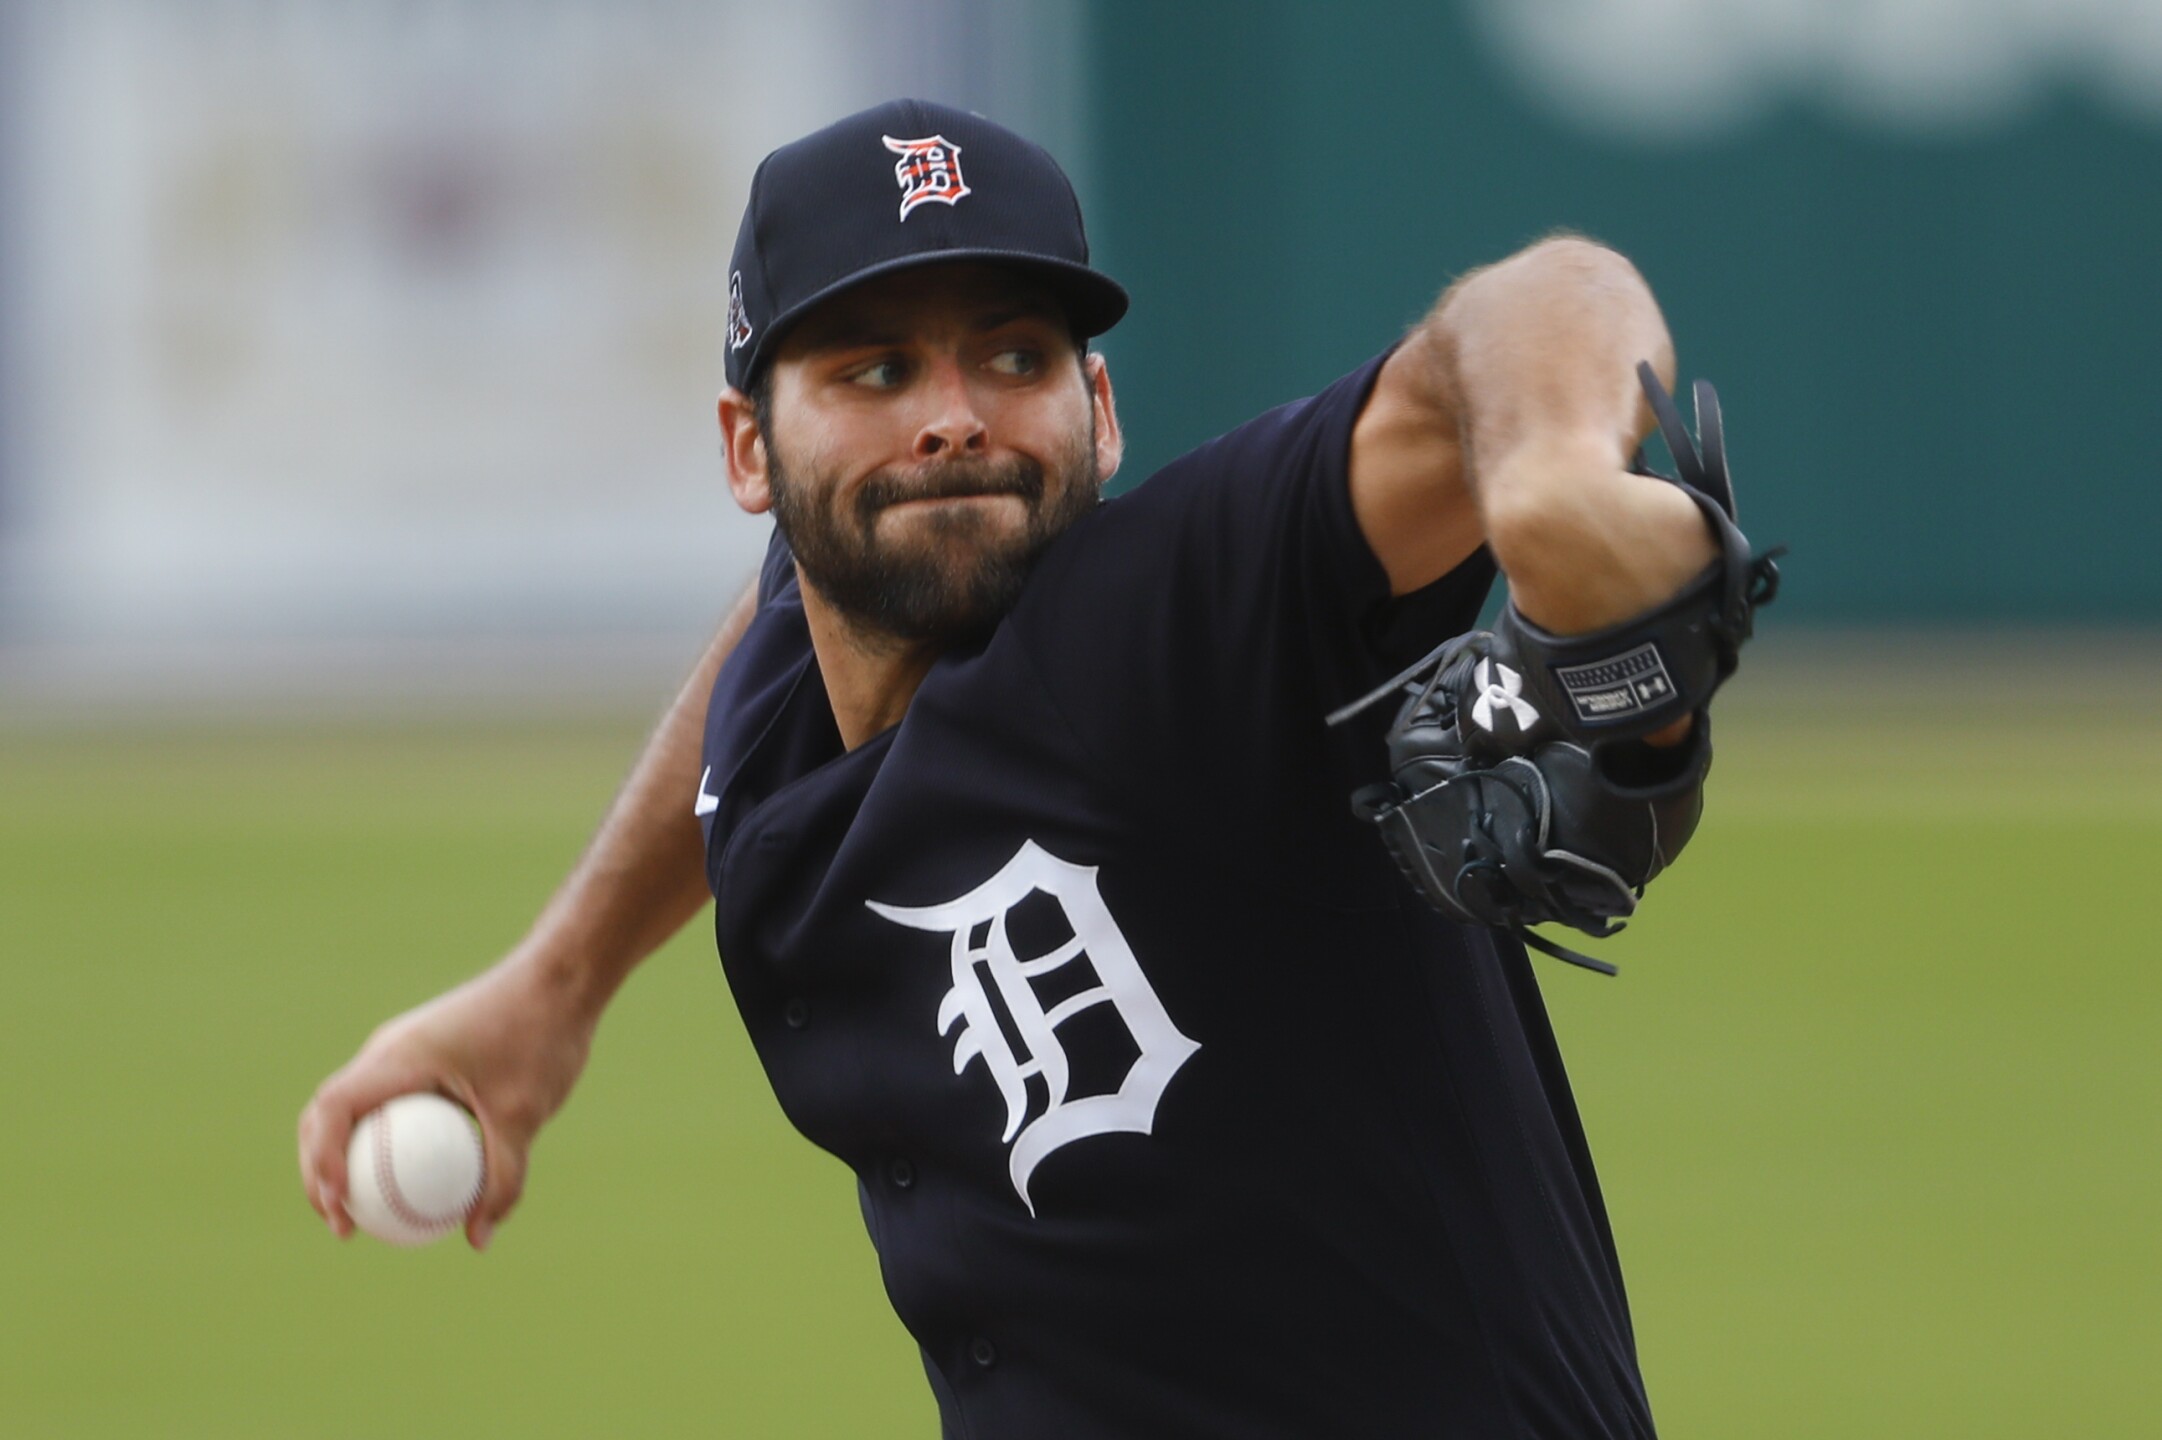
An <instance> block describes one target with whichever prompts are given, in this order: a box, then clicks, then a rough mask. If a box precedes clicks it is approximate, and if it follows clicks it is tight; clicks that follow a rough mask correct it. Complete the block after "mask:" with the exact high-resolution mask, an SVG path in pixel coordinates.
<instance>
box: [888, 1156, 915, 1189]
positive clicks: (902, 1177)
mask: <svg viewBox="0 0 2162 1440" xmlns="http://www.w3.org/2000/svg"><path fill="white" fill-rule="evenodd" d="M886 1178H888V1179H889V1180H891V1181H893V1188H894V1189H896V1190H906V1189H907V1188H908V1187H909V1186H911V1185H913V1184H915V1183H916V1167H915V1166H913V1165H911V1164H909V1163H908V1162H907V1161H906V1160H896V1161H894V1162H893V1163H892V1164H891V1165H888V1166H887V1167H886Z"/></svg>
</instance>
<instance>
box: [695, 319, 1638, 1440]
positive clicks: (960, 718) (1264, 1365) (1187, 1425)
mask: <svg viewBox="0 0 2162 1440" xmlns="http://www.w3.org/2000/svg"><path fill="white" fill-rule="evenodd" d="M1378 369H1379V362H1378V361H1377V362H1375V363H1374V364H1370V365H1368V366H1365V367H1363V368H1361V369H1360V370H1359V371H1357V372H1356V373H1354V374H1352V375H1350V376H1347V377H1346V378H1345V379H1344V380H1342V381H1340V382H1338V383H1337V384H1336V385H1334V386H1332V387H1331V388H1330V389H1328V390H1327V391H1325V392H1324V393H1322V394H1321V395H1319V396H1317V397H1315V398H1313V399H1310V400H1306V401H1301V402H1299V403H1297V404H1293V405H1289V406H1286V407H1284V408H1282V409H1279V410H1276V411H1273V412H1271V413H1269V414H1267V415H1264V416H1262V417H1260V418H1259V419H1257V420H1255V421H1253V422H1252V423H1250V424H1248V425H1246V426H1243V427H1241V428H1240V429H1238V430H1236V431H1233V432H1232V433H1230V434H1228V435H1225V436H1223V437H1221V438H1219V439H1217V440H1215V441H1212V442H1210V443H1209V444H1207V445H1204V446H1202V447H1201V448H1200V449H1198V450H1196V451H1194V452H1193V453H1192V454H1190V455H1187V456H1186V457H1184V458H1183V459H1180V460H1178V461H1176V462H1174V463H1173V464H1171V465H1170V466H1168V467H1166V468H1165V469H1164V470H1163V471H1161V472H1159V473H1158V474H1157V475H1156V476H1154V477H1153V478H1151V479H1150V480H1149V481H1148V482H1147V483H1146V484H1144V485H1142V486H1140V487H1138V488H1137V489H1136V490H1135V491H1133V492H1132V493H1130V494H1128V495H1125V496H1123V497H1120V498H1118V499H1115V500H1112V501H1109V502H1107V503H1106V504H1104V505H1103V506H1101V507H1100V508H1099V509H1098V510H1097V511H1096V512H1095V513H1093V514H1092V515H1090V516H1089V517H1087V518H1086V519H1083V520H1081V521H1080V522H1079V523H1077V524H1075V525H1074V526H1073V527H1072V529H1071V530H1069V531H1068V532H1067V533H1066V534H1064V535H1063V536H1061V537H1060V538H1059V539H1058V540H1057V541H1056V542H1055V543H1054V544H1053V545H1052V547H1051V548H1050V549H1049V551H1047V552H1046V554H1045V555H1044V557H1043V558H1042V560H1041V561H1040V562H1039V563H1038V565H1037V566H1036V568H1035V570H1034V571H1033V572H1032V573H1031V575H1030V577H1029V580H1028V583H1027V585H1026V587H1025V588H1024V590H1023V593H1022V596H1021V599H1020V602H1019V604H1018V605H1017V606H1016V608H1015V609H1014V611H1013V612H1012V614H1011V615H1009V616H1008V617H1007V618H1006V619H1005V620H1004V621H1003V622H1002V623H1001V624H1000V625H999V626H998V628H997V629H996V630H995V631H994V632H993V633H992V635H991V636H990V637H989V639H988V640H986V641H984V642H983V643H981V644H980V645H975V646H972V647H969V648H966V649H963V650H958V651H955V652H953V653H950V654H948V655H946V656H945V657H943V658H942V659H940V660H939V661H938V663H937V664H936V665H934V666H933V668H932V670H931V672H930V674H929V676H928V677H927V678H926V679H925V681H924V682H923V685H922V688H921V689H920V690H918V691H917V693H916V695H915V698H914V699H913V701H912V702H911V704H910V705H909V708H908V712H907V715H906V718H904V719H903V720H902V721H901V723H900V724H899V725H897V726H895V727H894V728H892V729H890V730H888V731H886V732H884V733H883V734H880V735H878V736H876V737H874V738H873V739H871V740H869V741H867V742H866V743H864V744H863V745H861V746H859V747H858V748H857V749H855V750H853V751H847V752H844V751H843V749H842V746H841V743H840V737H839V733H838V731H837V729H836V727H835V723H834V719H833V714H832V710H831V708H830V706H829V703H828V701H827V698H826V693H825V689H824V686H823V684H822V682H821V679H820V674H819V668H818V665H817V663H816V660H815V658H814V657H813V655H812V652H811V647H810V641H809V637H808V632H807V630H806V627H805V622H804V616H803V610H802V605H801V600H800V595H799V593H798V591H797V588H796V582H795V578H794V571H793V565H792V562H791V560H790V558H789V556H788V553H787V551H786V549H785V547H783V546H781V545H780V544H779V543H778V542H777V543H776V545H775V547H774V549H773V551H772V552H771V554H770V556H769V560H768V564H767V569H766V573H765V575H764V577H763V580H762V583H761V587H760V600H761V606H760V609H759V613H758V616H757V618H756V620H755V621H754V622H753V624H752V626H751V628H750V630H749V632H748V633H747V634H746V635H745V637H744V640H743V643H742V645H741V647H740V648H739V649H738V651H737V652H736V653H735V655H734V656H733V657H731V659H730V660H729V661H728V663H727V665H726V666H725V667H724V668H723V669H722V672H721V674H720V677H719V679H718V680H717V682H716V684H715V686H714V692H713V700H712V706H711V713H710V715H709V717H708V721H707V738H706V761H707V766H708V768H707V771H706V775H705V778H704V780H703V781H702V783H701V790H702V793H703V794H704V795H706V796H707V797H717V803H716V801H715V799H714V798H707V799H705V800H703V801H702V802H701V808H702V809H707V810H708V811H709V813H708V814H707V815H706V816H705V821H706V824H707V826H708V830H707V834H708V848H707V853H708V873H709V878H710V879H711V881H712V884H713V891H714V894H715V896H716V899H717V902H718V904H717V910H716V914H715V930H716V934H717V937H718V939H719V943H720V951H721V957H722V961H723V964H724V966H725V968H726V971H727V974H728V979H729V983H730V985H731V986H732V987H733V989H734V991H735V995H736V1000H737V1003H738V1004H739V1006H740V1007H741V1009H742V1013H743V1018H744V1023H745V1025H746V1027H747V1028H748V1030H749V1033H750V1036H751V1039H752V1042H753V1043H754V1044H755V1045H756V1047H757V1049H758V1053H759V1056H760V1058H761V1060H762V1061H763V1062H764V1065H765V1068H766V1073H767V1074H768V1076H769V1077H770V1078H771V1080H772V1082H773V1088H774V1092H775V1093H776V1095H777V1096H778V1097H779V1099H780V1102H781V1105H782V1107H783V1109H784V1110H785V1111H786V1112H787V1114H788V1117H789V1119H790V1120H791V1121H792V1122H794V1124H795V1125H796V1126H797V1127H798V1128H799V1129H801V1130H802V1131H803V1133H804V1134H805V1135H806V1136H808V1137H809V1138H810V1139H811V1140H812V1141H814V1142H815V1143H817V1144H818V1145H820V1146H822V1147H824V1148H825V1149H827V1150H829V1151H831V1152H832V1153H833V1154H835V1155H837V1156H839V1157H840V1158H841V1159H842V1160H844V1161H846V1162H847V1163H848V1164H849V1165H850V1166H851V1167H853V1168H854V1170H855V1172H856V1175H857V1177H858V1180H859V1188H860V1191H861V1195H862V1200H863V1209H864V1215H865V1218H866V1221H867V1223H868V1225H869V1227H870V1231H871V1238H872V1240H873V1242H874V1244H875V1246H876V1248H877V1251H878V1256H879V1263H880V1266H881V1269H882V1270H883V1273H884V1278H885V1283H886V1289H887V1292H888V1294H889V1295H890V1296H891V1297H892V1300H893V1305H894V1308H895V1310H896V1311H897V1312H898V1313H899V1315H900V1317H901V1320H902V1321H903V1323H904V1324H906V1325H907V1327H908V1329H909V1331H910V1333H911V1334H913V1335H914V1336H915V1338H916V1339H917V1341H918V1342H919V1343H920V1345H921V1346H922V1350H923V1356H924V1362H925V1366H926V1369H927V1370H928V1372H929V1374H930V1378H931V1383H932V1386H933V1388H934V1389H935V1390H936V1391H937V1393H938V1399H939V1404H940V1408H941V1411H942V1414H943V1417H944V1426H945V1433H946V1434H947V1435H948V1436H953V1437H959V1436H967V1437H973V1440H1009V1437H1011V1440H1021V1437H1040V1436H1059V1437H1062V1440H1090V1437H1105V1440H1109V1437H1119V1440H1131V1437H1134V1436H1151V1437H1155V1436H1163V1437H1185V1436H1197V1437H1198V1436H1223V1437H1238V1440H1256V1437H1271V1436H1284V1437H1302V1440H1306V1437H1313V1436H1319V1435H1358V1436H1362V1437H1368V1440H1381V1437H1397V1436H1403V1437H1410V1436H1418V1437H1422V1440H1427V1437H1436V1436H1478V1437H1482V1440H1492V1437H1499V1436H1572V1437H1575V1436H1623V1435H1628V1436H1643V1435H1649V1434H1650V1433H1651V1422H1650V1418H1649V1414H1648V1411H1647V1409H1646V1405H1645V1400H1644V1395H1643V1388H1642V1382H1641V1380H1640V1378H1639V1376H1638V1371H1637V1365H1636V1359H1635V1351H1634V1344H1633V1341H1632V1338H1631V1335H1630V1328H1629V1319H1628V1312H1627V1307H1626V1303H1625V1301H1624V1298H1623V1294H1622V1284H1621V1276H1620V1272H1619V1269H1618V1266H1617V1264H1616V1261H1615V1255H1614V1247H1613V1241H1612V1238H1611V1236H1610V1235H1609V1233H1608V1228H1607V1223H1606V1217H1605V1214H1604V1210H1603V1208H1602V1205H1601V1202H1600V1198H1599V1192H1598V1187H1597V1184H1596V1182H1595V1180H1594V1178H1593V1175H1592V1168H1591V1162H1590V1158H1589V1156H1588V1154H1587V1153H1586V1150H1585V1146H1584V1140H1583V1134H1582V1129H1581V1126H1580V1125H1579V1123H1578V1119H1577V1116H1576V1112H1575V1108H1574V1106H1573V1104H1572V1102H1571V1100H1570V1096H1569V1089H1568V1083H1567V1081H1566V1079H1565V1078H1564V1076H1563V1073H1562V1067H1561V1063H1560V1060H1559V1058H1558V1057H1557V1055H1556V1052H1555V1048H1554V1041H1553V1035H1552V1032H1551V1030H1550V1028H1549V1026H1548V1023H1547V1020H1546V1016H1545V1013H1544V1011H1543V1010H1542V1008H1541V1005H1540V1001H1539V997H1538V992H1537V988H1536V986H1535V985H1534V983H1533V980H1532V976H1531V972H1530V969H1529V967H1528V965H1527V963H1526V960H1525V957H1524V952H1523V950H1522V948H1521V947H1520V946H1519V945H1518V944H1516V943H1515V942H1514V941H1513V940H1511V939H1509V938H1508V937H1506V936H1500V935H1497V934H1495V933H1493V932H1490V931H1486V930H1481V929H1467V928H1465V927H1462V926H1458V925H1456V924H1453V923H1451V922H1450V921H1448V920H1446V919H1444V918H1443V917H1442V916H1440V915H1439V914H1437V913H1435V912H1433V911H1431V910H1429V909H1427V908H1426V907H1425V906H1424V905H1422V904H1421V902H1420V901H1418V900H1417V899H1416V898H1415V897H1414V896H1413V895H1412V894H1411V892H1410V891H1409V889H1408V888H1407V887H1406V886H1405V885H1404V883H1403V882H1402V880H1401V879H1400V878H1399V877H1398V876H1397V874H1396V873H1395V871H1394V869H1393V867H1392V866H1391V864H1390V862H1389V860H1388V858H1387V856H1386V855H1385V854H1384V852H1383V849H1382V847H1381V845H1380V843H1379V842H1378V841H1377V840H1376V838H1375V836H1374V835H1373V834H1372V832H1371V830H1370V829H1368V828H1366V827H1363V826H1362V825H1360V824H1359V822H1358V821H1357V820H1355V819H1354V818H1353V816H1352V813H1351V810H1350V806H1349V803H1348V799H1347V797H1348V796H1349V794H1350V792H1351V791H1352V790H1353V789H1354V788H1355V787H1356V786H1358V785H1359V784H1362V783H1366V782H1369V781H1372V780H1374V779H1377V778H1380V774H1381V771H1382V769H1383V768H1384V767H1383V754H1382V745H1381V732H1382V730H1383V729H1385V727H1386V724H1387V719H1388V717H1387V716H1386V715H1385V714H1381V713H1378V712H1376V713H1373V714H1369V715H1367V716H1363V717H1361V719H1360V721H1359V722H1357V723H1355V724H1353V725H1351V726H1347V727H1345V728H1342V729H1338V730H1331V729H1328V728H1327V727H1325V726H1324V724H1323V723H1322V716H1323V715H1324V714H1325V713H1326V712H1328V711H1329V710H1330V709H1332V708H1334V707H1335V706H1337V705H1340V704H1342V703H1344V702H1345V701H1347V700H1349V699H1351V698H1353V697H1355V696H1357V695H1359V694H1360V693H1362V692H1364V691H1365V690H1367V689H1369V688H1371V687H1372V686H1373V685H1375V684H1377V683H1379V681H1380V680H1381V679H1382V678H1384V677H1385V676H1386V675H1387V674H1388V673H1389V672H1390V671H1391V670H1392V669H1394V668H1396V667H1397V666H1399V665H1400V664H1402V663H1403V662H1405V661H1406V660H1407V659H1408V658H1413V657H1416V656H1417V655H1418V654H1419V653H1421V652H1423V651H1424V650H1425V649H1427V648H1428V647H1430V646H1431V645H1433V644H1435V643H1436V642H1438V641H1439V640H1441V639H1443V638H1446V637H1447V636H1449V635H1452V634H1455V633H1458V632H1460V631H1462V630H1465V629H1468V628H1470V627H1471V626H1472V625H1473V624H1474V623H1475V621H1476V617H1477V615H1478V611H1479V607H1480V605H1481V603H1482V601H1483V599H1484V597H1485V595H1486V593H1487V590H1488V587H1489V585H1490V583H1491V582H1492V580H1493V577H1494V569H1493V565H1492V562H1491V560H1490V559H1489V558H1488V557H1487V556H1486V555H1485V554H1483V553H1482V554H1479V555H1477V556H1474V557H1473V558H1472V559H1470V560H1468V561H1466V562H1465V563H1464V564H1463V565H1462V566H1461V567H1459V569H1458V570H1457V571H1456V572H1455V573H1453V574H1451V575H1449V576H1447V577H1445V578H1444V579H1442V580H1440V581H1439V582H1437V583H1436V584H1434V585H1433V586H1430V587H1428V588H1427V589H1426V590H1424V591H1422V592H1420V593H1418V594H1416V595H1412V596H1406V597H1403V598H1401V599H1396V600H1392V599H1390V597H1389V594H1388V583H1387V579H1386V576H1385V575H1384V573H1383V571H1382V569H1381V566H1380V564H1379V562H1378V561H1377V560H1376V559H1375V558H1374V556H1373V554H1372V552H1371V551H1370V550H1369V549H1368V548H1367V546H1366V544H1365V542H1364V540H1363V538H1362V537H1361V535H1360V533H1359V530H1358V527H1357V524H1356V522H1355V520H1354V518H1353V515H1352V511H1351V505H1350V499H1349V494H1348V482H1347V466H1348V459H1349V451H1350V441H1351V431H1352V426H1353V422H1354V421H1355V420H1356V418H1357V415H1358V411H1359V409H1360V407H1361V405H1362V404H1363V403H1364V401H1365V397H1366V395H1367V393H1368V392H1369V391H1370V389H1371V388H1372V385H1373V382H1374V377H1375V375H1376V373H1377V372H1378Z"/></svg>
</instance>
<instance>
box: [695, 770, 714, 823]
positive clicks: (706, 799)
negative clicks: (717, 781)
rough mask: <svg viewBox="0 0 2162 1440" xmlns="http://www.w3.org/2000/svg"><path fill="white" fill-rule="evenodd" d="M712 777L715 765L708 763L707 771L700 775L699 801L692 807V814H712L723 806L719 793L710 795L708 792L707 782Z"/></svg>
mask: <svg viewBox="0 0 2162 1440" xmlns="http://www.w3.org/2000/svg"><path fill="white" fill-rule="evenodd" d="M712 778H713V767H712V766H711V765H708V766H707V767H706V773H705V774H703V775H701V776H699V777H698V803H697V804H696V805H693V806H692V807H691V814H693V815H711V814H712V813H713V812H714V811H716V810H718V809H720V808H721V797H720V796H718V795H709V794H707V793H706V782H707V781H708V780H711V779H712Z"/></svg>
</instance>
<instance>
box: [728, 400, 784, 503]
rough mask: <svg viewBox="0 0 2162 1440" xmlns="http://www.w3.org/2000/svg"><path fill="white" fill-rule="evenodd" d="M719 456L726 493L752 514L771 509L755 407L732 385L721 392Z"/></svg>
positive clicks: (768, 476)
mask: <svg viewBox="0 0 2162 1440" xmlns="http://www.w3.org/2000/svg"><path fill="white" fill-rule="evenodd" d="M717 408H718V411H719V414H720V420H721V457H722V459H724V460H726V461H727V462H728V491H729V493H730V494H731V495H734V496H735V497H736V503H737V504H738V505H740V506H742V507H743V508H744V509H745V510H748V511H749V512H750V513H751V514H753V515H763V514H765V513H766V512H767V511H768V510H771V509H772V508H773V483H772V476H771V474H770V472H769V470H768V467H767V464H766V437H765V434H764V433H763V432H762V431H761V430H760V429H759V428H758V405H757V403H756V402H755V401H753V400H752V399H751V397H750V396H748V395H746V394H744V393H743V392H742V391H741V390H738V389H736V388H735V387H734V386H733V385H731V386H729V387H728V388H727V389H726V390H723V391H722V392H721V399H720V404H719V406H718V407H717Z"/></svg>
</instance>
